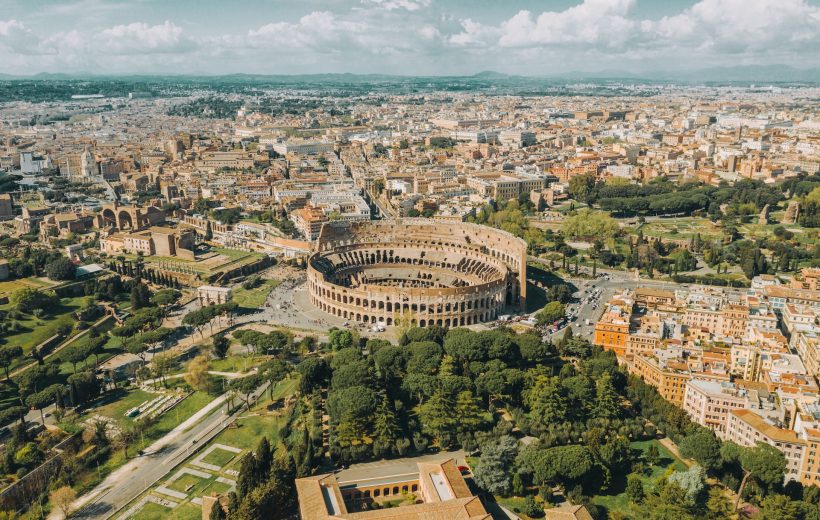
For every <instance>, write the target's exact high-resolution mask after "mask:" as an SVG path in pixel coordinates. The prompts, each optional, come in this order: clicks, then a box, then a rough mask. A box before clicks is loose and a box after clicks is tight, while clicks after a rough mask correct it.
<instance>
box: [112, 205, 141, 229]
mask: <svg viewBox="0 0 820 520" xmlns="http://www.w3.org/2000/svg"><path fill="white" fill-rule="evenodd" d="M135 225H137V222H134V219H133V218H132V217H131V213H129V212H127V211H125V210H122V211H120V214H119V215H118V226H117V227H118V228H120V229H134V226H135Z"/></svg>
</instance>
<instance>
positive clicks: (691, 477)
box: [668, 465, 706, 506]
mask: <svg viewBox="0 0 820 520" xmlns="http://www.w3.org/2000/svg"><path fill="white" fill-rule="evenodd" d="M705 478H706V472H705V471H704V470H703V468H702V467H700V466H698V465H695V466H692V467H691V468H689V469H688V470H686V471H676V472H675V473H672V474H671V475H669V478H668V480H669V482H670V483H672V484H675V485H677V486H678V487H680V488H681V489H682V490H683V491H684V492H685V494H686V500H687V501H688V502H689V504H690V505H693V506H694V505H695V504H697V503H698V498H699V496H700V494H701V493H702V492H703V490H704V487H705V485H706V484H705V482H704V479H705Z"/></svg>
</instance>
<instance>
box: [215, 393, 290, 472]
mask: <svg viewBox="0 0 820 520" xmlns="http://www.w3.org/2000/svg"><path fill="white" fill-rule="evenodd" d="M297 383H298V380H297V379H295V378H294V379H288V380H286V381H284V382H282V383H279V385H277V387H276V388H275V389H274V391H273V400H274V401H276V400H278V399H281V398H282V397H285V396H287V395H290V394H292V393H293V392H294V391H295V390H296V385H297ZM265 395H266V396H267V395H268V394H267V393H266V394H265ZM270 403H271V401H270V400H267V399H263V400H261V401H260V402H259V404H257V405H256V406H255V407H254V408H253V409H252V410H251V411H250V412H248V413H247V414H245V415H243V416H241V417H240V418H239V419H237V420H236V423H235V427H229V428H226V429H225V430H224V431H223V432H222V433H220V434H219V435H217V436H216V438H215V439H214V441H213V443H214V444H226V445H228V446H233V447H234V448H239V449H245V450H250V449H255V448H256V445H257V444H258V443H259V440H260V439H262V437H267V438H268V441H270V443H271V445H275V444H276V441H277V440H278V439H277V434H278V432H279V429H280V428H281V427H282V426H284V425H285V421H286V417H285V416H284V415H281V416H274V415H268V411H267V406H268V404H270ZM237 460H239V457H237Z"/></svg>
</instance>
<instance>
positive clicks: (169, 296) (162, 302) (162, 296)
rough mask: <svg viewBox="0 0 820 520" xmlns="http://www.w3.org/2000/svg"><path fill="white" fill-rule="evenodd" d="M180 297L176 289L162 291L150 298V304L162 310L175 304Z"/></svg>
mask: <svg viewBox="0 0 820 520" xmlns="http://www.w3.org/2000/svg"><path fill="white" fill-rule="evenodd" d="M181 297H182V293H181V292H179V291H177V290H176V289H162V290H159V291H157V292H156V293H154V295H153V296H151V303H153V304H154V305H158V306H160V307H163V308H164V307H168V306H169V305H172V304H174V303H176V302H177V301H178V300H179V299H180V298H181Z"/></svg>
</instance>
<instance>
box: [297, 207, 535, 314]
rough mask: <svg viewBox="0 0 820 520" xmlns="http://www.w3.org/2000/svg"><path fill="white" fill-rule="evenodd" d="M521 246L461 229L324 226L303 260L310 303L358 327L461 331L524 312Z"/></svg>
mask: <svg viewBox="0 0 820 520" xmlns="http://www.w3.org/2000/svg"><path fill="white" fill-rule="evenodd" d="M526 267H527V245H526V243H525V242H524V241H523V240H521V239H519V238H516V237H515V236H513V235H511V234H509V233H506V232H504V231H501V230H498V229H494V228H490V227H486V226H481V225H477V224H467V223H461V222H446V221H438V220H437V221H431V220H429V219H398V220H380V221H368V222H330V223H327V224H325V225H324V226H323V228H322V231H321V233H320V235H319V237H318V239H317V240H316V244H315V252H314V253H313V254H312V255H311V257H310V259H309V260H308V287H309V291H310V297H311V301H312V303H313V304H314V305H316V306H317V307H319V308H320V309H322V310H323V311H325V312H327V313H330V314H332V315H334V316H338V317H340V318H343V319H346V320H350V321H356V322H360V323H383V324H385V325H393V324H394V323H396V322H397V321H398V320H399V319H402V320H409V321H410V322H412V323H415V324H416V325H418V326H421V327H424V326H428V325H436V324H437V325H442V326H463V325H472V324H475V323H481V322H485V321H491V320H494V319H496V318H497V317H498V316H499V314H502V313H503V310H504V308H505V307H506V306H515V307H517V308H520V309H524V308H525V302H526Z"/></svg>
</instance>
